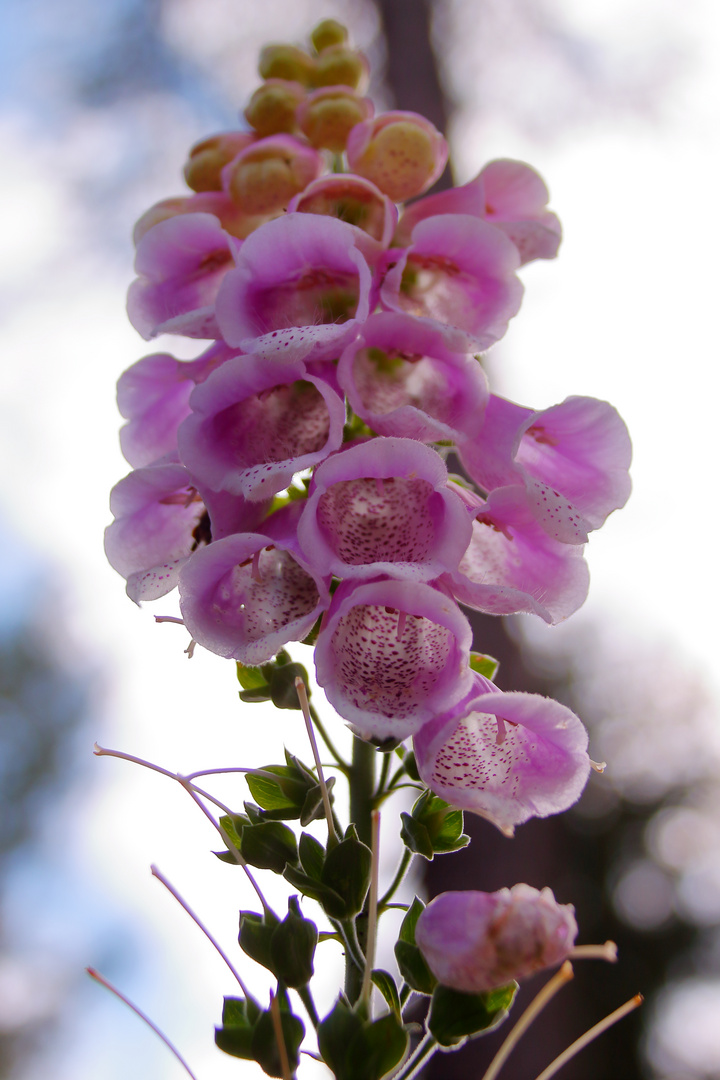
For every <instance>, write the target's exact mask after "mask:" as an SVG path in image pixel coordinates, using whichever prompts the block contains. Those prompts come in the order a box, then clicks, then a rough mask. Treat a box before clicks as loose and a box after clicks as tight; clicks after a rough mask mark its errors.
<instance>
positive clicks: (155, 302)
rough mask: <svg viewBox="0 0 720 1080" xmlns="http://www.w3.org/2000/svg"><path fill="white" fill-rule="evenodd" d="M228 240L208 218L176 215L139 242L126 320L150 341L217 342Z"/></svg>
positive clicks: (229, 264) (229, 257)
mask: <svg viewBox="0 0 720 1080" xmlns="http://www.w3.org/2000/svg"><path fill="white" fill-rule="evenodd" d="M239 243H240V241H237V240H232V238H231V237H230V236H229V235H228V234H227V233H226V232H225V230H224V229H223V228H222V226H221V225H220V222H219V221H218V219H217V218H216V217H213V216H212V215H211V214H179V215H176V216H175V217H171V218H168V219H167V220H165V221H160V222H159V223H158V224H157V225H154V226H153V228H152V229H150V230H149V232H147V233H145V235H144V236H143V237H142V239H141V240H140V243H139V244H138V247H137V255H136V258H135V269H136V271H137V273H138V278H137V280H136V281H134V282H133V283H132V285H131V286H130V289H129V291H128V316H129V318H130V322H131V323H132V324H133V326H134V327H135V329H136V330H137V331H138V333H139V334H142V336H143V337H144V338H145V340H146V341H147V340H149V339H150V338H153V337H156V336H157V335H158V334H184V335H185V336H186V337H191V338H219V337H220V336H221V335H220V331H219V330H218V327H217V323H216V322H215V312H214V304H215V298H216V296H217V293H218V289H219V288H220V283H221V281H222V279H223V278H224V277H225V274H226V273H227V272H228V270H230V269H231V268H232V265H233V257H232V250H233V249H232V245H233V244H235V245H237V244H239Z"/></svg>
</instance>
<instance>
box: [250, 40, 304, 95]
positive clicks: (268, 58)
mask: <svg viewBox="0 0 720 1080" xmlns="http://www.w3.org/2000/svg"><path fill="white" fill-rule="evenodd" d="M258 70H259V72H260V76H261V77H262V78H263V79H285V80H287V81H288V82H299V83H302V85H303V86H310V85H311V83H312V82H313V81H314V76H315V61H314V60H313V58H312V57H311V56H310V55H309V54H308V53H306V52H305V51H304V50H303V49H298V48H297V46H296V45H266V46H265V48H264V49H263V50H262V52H261V53H260V62H259V64H258Z"/></svg>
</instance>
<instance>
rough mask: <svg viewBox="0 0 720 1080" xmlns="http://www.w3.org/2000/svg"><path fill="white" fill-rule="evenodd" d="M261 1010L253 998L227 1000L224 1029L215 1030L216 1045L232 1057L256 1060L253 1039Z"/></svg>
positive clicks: (224, 1004) (223, 1019) (224, 1006)
mask: <svg viewBox="0 0 720 1080" xmlns="http://www.w3.org/2000/svg"><path fill="white" fill-rule="evenodd" d="M260 1012H261V1010H260V1008H259V1006H258V1005H257V1002H255V1001H253V1000H252V998H250V999H247V1000H246V999H245V998H225V1000H224V1002H223V1013H222V1027H217V1028H215V1044H216V1046H217V1047H218V1049H220V1050H223V1051H224V1052H225V1053H226V1054H231V1055H232V1057H239V1058H244V1059H245V1060H246V1061H253V1060H254V1057H255V1055H254V1053H253V1049H252V1037H253V1030H254V1027H255V1024H256V1022H257V1020H258V1018H259V1016H260Z"/></svg>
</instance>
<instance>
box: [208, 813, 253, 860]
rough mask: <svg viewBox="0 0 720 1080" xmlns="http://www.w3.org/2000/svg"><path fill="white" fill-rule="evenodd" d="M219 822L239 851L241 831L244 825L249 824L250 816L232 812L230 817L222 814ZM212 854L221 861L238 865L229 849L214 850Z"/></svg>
mask: <svg viewBox="0 0 720 1080" xmlns="http://www.w3.org/2000/svg"><path fill="white" fill-rule="evenodd" d="M220 824H221V825H222V827H223V829H224V830H225V832H226V833H227V834H228V836H229V838H230V840H231V841H232V843H233V845H234V846H235V847H236V848H237V850H238V851H239V850H240V838H241V836H242V831H243V829H244V827H245V826H246V825H249V824H250V818H248V817H246V816H245V815H244V814H233V815H232V817H230V816H229V815H228V814H223V816H222V817H221V818H220ZM226 843H227V841H226ZM214 854H215V855H216V856H217V857H218V859H220V861H221V862H226V863H230V865H231V866H239V863H238V861H237V859H236V858H235V856H234V855H233V854H232V853H231V852H230V851H229V850H228V851H216V852H214Z"/></svg>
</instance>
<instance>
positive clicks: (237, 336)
mask: <svg viewBox="0 0 720 1080" xmlns="http://www.w3.org/2000/svg"><path fill="white" fill-rule="evenodd" d="M355 239H356V238H355V233H354V230H353V229H352V228H351V227H350V226H349V225H346V224H345V223H344V222H342V221H338V220H336V219H334V218H331V217H325V216H321V215H317V214H287V215H286V216H285V217H283V218H276V219H275V220H274V221H269V222H268V223H267V224H266V225H262V226H261V227H260V228H259V229H256V231H255V232H254V233H252V234H251V235H250V236H249V237H248V238H247V240H245V241H244V243H243V245H242V248H241V249H240V252H239V254H238V257H237V266H236V268H235V269H233V270H231V271H230V273H229V274H228V275H227V278H226V280H225V281H224V282H223V285H222V287H221V289H220V292H219V295H218V298H217V304H216V314H217V319H218V322H219V324H220V327H221V329H222V333H223V337H224V338H225V340H226V341H227V342H228V343H229V344H230V345H238V346H240V347H241V348H242V349H243V350H244V351H245V352H254V351H259V350H263V351H265V350H275V351H276V353H277V355H285V356H287V357H288V358H290V357H292V358H295V359H301V360H302V359H307V360H308V361H309V360H311V359H312V360H322V359H334V358H336V357H337V356H339V354H340V352H341V351H342V349H343V347H344V345H345V344H346V343H347V342H348V341H349V340H350V339H351V338H352V337H353V336H354V335H355V333H356V331H357V325H358V323H359V322H363V321H364V320H365V319H366V318H367V317H368V314H369V306H370V287H371V284H372V278H371V273H370V268H369V266H368V264H367V261H366V260H365V258H364V257H363V255H362V254H361V252H360V251H359V250H358V247H357V245H356V243H355Z"/></svg>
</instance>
